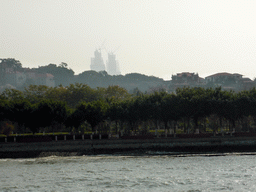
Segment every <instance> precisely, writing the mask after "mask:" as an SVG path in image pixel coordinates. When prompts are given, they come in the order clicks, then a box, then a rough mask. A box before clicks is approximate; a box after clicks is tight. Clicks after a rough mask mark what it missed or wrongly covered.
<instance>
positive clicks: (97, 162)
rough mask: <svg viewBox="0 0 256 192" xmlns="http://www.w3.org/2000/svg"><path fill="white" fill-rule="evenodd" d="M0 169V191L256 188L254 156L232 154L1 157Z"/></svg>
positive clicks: (238, 189)
mask: <svg viewBox="0 0 256 192" xmlns="http://www.w3.org/2000/svg"><path fill="white" fill-rule="evenodd" d="M218 155H220V154H218ZM0 170H1V175H0V184H1V185H0V191H256V156H255V155H245V154H243V155H241V154H234V153H231V154H224V155H223V156H211V155H207V154H204V155H183V156H182V155H181V156H173V155H163V154H162V155H161V154H155V155H154V154H151V155H148V156H147V155H144V156H121V155H113V156H111V155H97V156H80V157H55V156H51V157H45V158H34V159H0Z"/></svg>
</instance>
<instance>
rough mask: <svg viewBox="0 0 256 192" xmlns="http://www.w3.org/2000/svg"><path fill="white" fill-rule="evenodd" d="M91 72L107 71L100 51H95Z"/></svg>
mask: <svg viewBox="0 0 256 192" xmlns="http://www.w3.org/2000/svg"><path fill="white" fill-rule="evenodd" d="M90 67H91V70H93V71H97V72H99V71H105V64H104V62H103V58H102V55H101V51H100V50H97V49H96V50H95V51H94V58H91V66H90Z"/></svg>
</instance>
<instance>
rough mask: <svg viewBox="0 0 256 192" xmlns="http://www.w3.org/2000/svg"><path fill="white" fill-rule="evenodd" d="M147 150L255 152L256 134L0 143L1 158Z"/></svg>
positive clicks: (141, 151)
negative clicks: (243, 135)
mask: <svg viewBox="0 0 256 192" xmlns="http://www.w3.org/2000/svg"><path fill="white" fill-rule="evenodd" d="M148 151H166V152H177V153H180V152H182V153H201V152H214V153H216V152H255V151H256V137H212V138H200V139H199V138H186V139H178V138H155V139H145V140H137V139H129V140H128V139H127V140H125V139H115V140H111V139H106V140H76V141H51V142H37V143H8V142H7V143H1V144H0V158H29V157H43V156H50V155H59V156H71V155H72V156H73V155H94V154H116V153H123V154H125V153H131V152H135V153H136V154H145V152H148Z"/></svg>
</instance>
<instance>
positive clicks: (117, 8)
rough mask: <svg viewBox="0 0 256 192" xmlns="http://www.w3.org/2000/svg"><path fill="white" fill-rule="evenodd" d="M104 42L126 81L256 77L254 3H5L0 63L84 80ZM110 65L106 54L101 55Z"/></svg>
mask: <svg viewBox="0 0 256 192" xmlns="http://www.w3.org/2000/svg"><path fill="white" fill-rule="evenodd" d="M104 41H105V47H106V49H107V51H115V50H116V49H117V48H118V47H119V46H120V48H119V49H118V50H116V52H115V54H116V57H117V60H118V61H119V63H120V69H121V73H122V74H126V73H131V72H137V73H142V74H146V75H154V76H157V77H161V78H168V77H170V76H171V75H172V74H176V73H179V72H196V73H199V75H200V76H201V77H205V76H207V75H211V74H214V73H217V72H230V73H240V74H242V75H244V76H245V77H250V78H254V77H256V1H255V0H186V1H185V0H139V1H138V0H0V58H15V59H17V60H20V62H21V63H22V65H23V67H30V68H32V67H38V66H42V65H48V64H49V63H55V64H60V63H61V62H66V63H67V64H68V66H69V67H70V68H71V69H73V70H74V71H75V73H76V74H79V73H81V72H83V71H86V70H90V62H91V57H93V55H94V51H95V49H96V48H99V47H100V46H101V45H102V44H103V42H104ZM102 54H103V58H104V61H105V62H106V60H107V52H106V51H105V50H103V51H102Z"/></svg>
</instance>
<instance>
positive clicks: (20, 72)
mask: <svg viewBox="0 0 256 192" xmlns="http://www.w3.org/2000/svg"><path fill="white" fill-rule="evenodd" d="M0 76H1V78H0V86H1V87H4V86H6V85H11V86H13V87H14V88H20V87H22V86H27V85H30V84H33V85H46V86H49V87H54V86H55V81H54V76H53V75H52V74H49V73H37V72H36V71H35V70H33V69H29V68H22V67H21V68H15V67H14V66H11V65H9V66H8V65H7V64H5V63H0Z"/></svg>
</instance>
